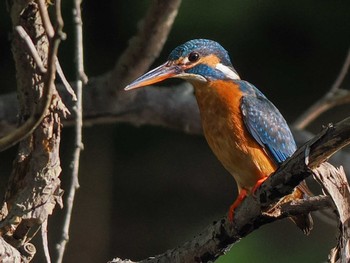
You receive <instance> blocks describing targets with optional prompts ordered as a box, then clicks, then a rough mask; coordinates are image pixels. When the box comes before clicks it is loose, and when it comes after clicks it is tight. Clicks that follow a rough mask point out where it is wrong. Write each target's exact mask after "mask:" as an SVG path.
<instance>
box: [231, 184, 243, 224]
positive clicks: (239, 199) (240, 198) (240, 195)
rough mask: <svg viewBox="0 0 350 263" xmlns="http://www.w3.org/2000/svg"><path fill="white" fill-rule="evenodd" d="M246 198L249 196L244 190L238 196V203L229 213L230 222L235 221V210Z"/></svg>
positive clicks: (236, 202) (235, 203)
mask: <svg viewBox="0 0 350 263" xmlns="http://www.w3.org/2000/svg"><path fill="white" fill-rule="evenodd" d="M246 196H247V190H245V189H242V190H241V191H240V192H239V195H238V197H237V199H236V201H235V202H234V203H233V204H232V205H231V206H230V210H229V211H228V220H230V221H231V222H232V221H233V217H234V213H235V209H236V208H237V207H238V206H239V205H240V204H241V202H242V201H243V199H244V198H245V197H246Z"/></svg>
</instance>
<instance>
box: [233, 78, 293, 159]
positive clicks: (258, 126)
mask: <svg viewBox="0 0 350 263" xmlns="http://www.w3.org/2000/svg"><path fill="white" fill-rule="evenodd" d="M242 85H243V86H244V87H243V88H242ZM240 86H241V88H242V90H243V91H244V93H245V95H244V96H243V97H242V101H241V110H242V113H243V120H244V123H245V125H246V127H247V129H248V131H249V132H250V134H251V135H252V136H253V138H254V139H255V140H256V141H257V142H258V143H259V144H260V145H261V146H262V147H263V148H264V150H265V151H266V152H267V153H268V154H269V155H270V156H271V157H272V158H273V160H274V161H275V162H276V163H277V164H279V163H282V162H283V161H284V160H286V159H287V158H288V157H290V156H291V155H292V154H293V153H294V152H295V150H296V144H295V141H294V138H293V135H292V133H291V131H290V129H289V127H288V125H287V123H286V120H285V119H284V118H283V116H282V114H281V113H280V112H279V110H278V109H277V108H276V107H275V106H274V105H273V104H272V103H271V102H270V101H269V100H268V99H267V98H266V97H265V96H264V95H263V94H262V93H261V92H260V91H259V90H258V89H257V88H255V87H254V86H253V85H251V84H249V83H247V82H243V81H242V83H240ZM247 91H249V92H247Z"/></svg>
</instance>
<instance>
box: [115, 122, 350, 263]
mask: <svg viewBox="0 0 350 263" xmlns="http://www.w3.org/2000/svg"><path fill="white" fill-rule="evenodd" d="M346 135H347V137H346V138H345V136H346ZM349 138H350V118H348V119H346V120H344V121H342V122H340V123H338V124H336V125H334V126H333V127H331V128H330V127H328V128H326V129H325V130H324V131H322V132H321V133H320V134H319V135H318V136H316V137H315V138H314V139H312V140H311V141H309V142H308V143H306V144H305V145H304V146H302V147H301V148H299V149H298V151H297V152H296V153H295V154H294V155H293V156H292V157H291V158H290V159H288V160H287V161H286V162H285V163H283V165H282V166H281V168H280V169H278V170H277V171H276V172H275V173H274V174H273V175H271V176H270V177H269V178H268V179H267V180H266V181H265V182H264V183H263V185H262V186H261V187H260V188H259V189H258V190H257V192H256V194H255V195H254V196H249V197H247V198H246V199H245V200H244V201H243V202H242V204H241V205H240V206H239V207H238V208H237V209H236V210H235V217H234V222H233V223H232V224H231V223H230V222H227V220H226V219H222V220H220V222H217V223H214V224H213V225H211V226H209V227H208V228H207V229H206V230H205V231H204V232H202V233H201V234H200V235H198V236H197V237H195V238H194V239H193V240H191V241H189V242H186V243H185V244H184V245H182V246H181V247H179V248H176V249H173V250H169V251H167V252H166V253H164V254H162V255H159V256H156V257H152V258H149V259H146V260H144V261H141V262H169V261H171V262H208V261H213V260H215V259H216V258H218V257H219V256H220V255H222V254H223V253H224V252H225V251H226V250H227V249H228V248H229V247H230V246H231V245H232V244H234V243H235V242H237V241H239V240H240V239H241V238H243V237H245V236H246V235H248V234H249V233H251V232H252V231H254V230H256V229H257V228H259V227H260V226H262V225H264V224H267V223H270V222H273V221H275V220H277V219H280V218H284V217H287V216H289V215H296V214H298V213H304V212H305V211H312V210H316V209H320V208H321V207H330V206H331V202H330V198H328V197H314V198H311V199H310V200H308V201H301V202H300V203H299V205H300V206H294V204H288V205H282V206H281V211H279V212H278V213H277V215H276V213H274V215H270V214H267V213H262V211H264V210H266V208H268V207H269V205H270V204H273V203H275V202H276V201H278V200H279V199H280V198H281V197H283V196H285V195H287V194H289V193H291V192H292V191H293V189H294V188H295V186H297V185H298V184H299V183H300V182H301V181H302V180H304V179H305V178H306V177H307V176H308V175H310V174H311V173H312V171H311V170H310V168H311V169H312V168H315V167H316V166H319V165H320V164H321V163H322V162H323V161H324V160H325V159H326V158H329V157H330V156H331V155H332V154H333V153H334V152H335V151H337V150H339V149H340V148H342V147H344V146H345V145H347V144H348V143H349ZM329 141H331V142H333V144H330V143H328V142H329ZM306 160H308V164H309V166H307V165H306V163H307V162H306ZM323 167H325V166H324V165H323ZM330 167H333V166H331V165H330V164H328V168H330ZM326 168H327V167H326ZM326 168H325V169H326ZM331 172H332V170H330V173H331ZM118 260H119V261H118ZM115 262H122V261H121V260H120V259H116V261H115ZM126 262H130V261H126Z"/></svg>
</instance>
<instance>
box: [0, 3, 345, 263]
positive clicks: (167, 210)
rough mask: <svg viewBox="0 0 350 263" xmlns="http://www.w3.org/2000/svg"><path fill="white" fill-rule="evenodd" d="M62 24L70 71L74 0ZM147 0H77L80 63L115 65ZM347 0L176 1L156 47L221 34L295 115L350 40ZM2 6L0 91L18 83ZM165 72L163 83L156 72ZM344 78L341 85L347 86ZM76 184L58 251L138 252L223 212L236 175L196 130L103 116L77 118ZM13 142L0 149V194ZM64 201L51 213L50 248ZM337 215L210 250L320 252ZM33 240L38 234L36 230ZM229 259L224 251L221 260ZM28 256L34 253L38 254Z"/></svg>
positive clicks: (241, 257)
mask: <svg viewBox="0 0 350 263" xmlns="http://www.w3.org/2000/svg"><path fill="white" fill-rule="evenodd" d="M63 5H64V7H63V14H64V19H65V32H66V33H67V34H68V39H67V40H66V41H65V42H63V43H62V44H61V46H60V51H59V58H60V62H61V65H62V67H63V69H64V70H65V74H66V76H67V78H68V79H73V77H74V68H73V46H72V43H73V41H74V37H73V32H72V28H71V27H72V23H73V22H72V17H71V13H72V12H71V3H70V2H68V1H63ZM148 5H149V1H112V0H107V1H102V2H101V1H84V3H83V19H84V47H85V63H86V73H87V74H88V75H89V76H90V77H92V76H97V75H99V74H102V73H104V72H106V71H108V70H109V69H111V68H112V67H113V66H114V63H115V61H116V59H117V58H118V56H119V55H120V54H121V53H122V52H123V50H124V48H125V47H126V46H127V41H128V39H129V38H130V37H131V36H132V35H133V34H134V33H135V31H136V27H137V21H138V20H139V19H140V18H141V17H142V16H143V14H144V13H145V10H146V9H147V7H148ZM349 11H350V2H349V1H345V0H328V1H320V0H318V1H310V0H305V1H276V0H275V1H273V0H265V1H259V0H245V1H243V0H240V1H230V0H225V1H214V0H212V1H210V0H202V1H184V2H183V3H182V6H181V8H180V10H179V15H178V17H177V18H176V20H175V24H174V27H173V29H172V31H171V33H170V36H169V39H168V41H167V43H166V45H165V47H164V50H163V52H162V53H161V57H160V58H159V59H157V61H156V62H155V64H154V66H155V65H157V64H159V63H161V62H162V61H164V60H165V59H166V57H167V55H168V53H169V52H170V51H171V50H172V49H173V48H174V47H176V46H177V45H179V44H181V43H183V42H184V41H187V40H189V39H193V38H210V39H214V40H216V41H218V42H220V43H221V44H222V45H223V46H224V47H225V48H226V49H227V50H228V51H229V53H230V55H231V58H232V62H233V64H234V66H235V67H236V70H237V71H238V73H239V74H240V75H241V77H242V78H243V79H246V80H248V81H250V82H251V83H253V84H254V85H256V86H257V87H258V88H259V89H260V90H262V91H263V92H264V93H265V94H266V95H267V97H268V98H269V99H270V100H271V101H273V102H274V103H275V104H276V106H277V107H278V108H279V109H280V111H281V112H282V113H283V114H284V115H285V117H286V119H287V121H288V122H290V123H292V122H293V121H294V120H295V119H296V117H297V116H299V115H300V114H301V113H302V112H303V111H304V110H305V109H306V108H307V107H308V106H309V105H311V103H313V102H314V101H316V100H317V99H319V98H320V97H321V96H322V95H323V94H324V93H325V92H326V91H327V90H328V89H329V88H330V86H331V84H332V83H333V81H334V80H335V78H336V76H337V74H338V72H339V70H340V67H341V65H342V63H343V61H344V59H345V55H346V52H347V49H348V47H349V46H350V34H349V30H350V15H349ZM10 33H11V24H10V18H9V15H8V13H7V11H6V7H5V5H4V3H3V2H1V3H0V68H1V70H0V80H1V90H0V92H1V93H7V92H13V91H14V90H15V85H16V84H15V69H14V63H13V60H12V54H11V51H10V40H9V39H10ZM165 84H166V83H165ZM348 85H349V80H347V81H346V82H345V85H344V88H346V87H348ZM348 110H349V107H346V106H342V107H338V108H337V109H335V110H333V111H332V112H331V113H328V114H324V115H322V116H321V118H319V120H318V121H317V122H316V123H314V124H313V125H312V126H311V127H310V128H309V130H310V131H313V132H317V131H319V130H320V129H321V125H322V124H327V123H328V122H336V121H339V120H341V119H342V118H344V117H345V116H347V115H348ZM72 142H73V130H72V128H69V127H68V128H65V129H64V130H63V139H62V147H61V157H62V166H63V172H62V174H61V179H62V181H63V185H62V187H63V188H64V189H65V190H66V191H67V183H68V182H69V178H68V172H69V161H70V158H71V156H72V149H73V144H72ZM84 145H85V150H84V151H83V153H82V162H81V171H80V185H81V188H80V189H79V191H78V193H77V196H76V201H75V207H74V212H73V217H72V220H73V222H72V225H71V233H70V241H69V244H68V249H67V253H66V257H65V260H64V261H65V262H106V261H107V260H110V259H112V258H113V257H116V256H118V257H121V258H131V259H134V260H137V259H142V258H145V257H147V256H152V255H155V254H159V253H162V252H164V251H165V250H167V249H169V248H173V247H175V246H177V245H180V244H182V243H183V242H184V241H186V240H188V239H190V238H192V237H193V236H194V235H196V234H197V233H199V232H200V231H201V230H202V229H204V228H205V226H207V225H208V224H210V223H211V222H212V221H214V220H216V219H219V218H221V217H222V216H223V215H224V214H225V213H226V212H227V209H228V207H229V206H230V204H231V202H232V201H233V200H234V199H235V197H236V187H235V183H234V181H233V179H232V178H231V177H230V176H229V175H228V173H227V172H226V171H225V170H224V169H223V168H222V167H221V165H220V164H219V162H218V161H217V160H216V159H215V157H214V156H213V154H212V153H211V151H210V150H209V148H208V146H207V144H206V142H205V139H204V138H203V137H201V136H193V135H185V134H182V133H179V132H174V131H171V130H167V129H161V128H157V127H141V128H135V127H131V126H129V125H127V124H109V125H98V126H97V125H96V126H93V127H86V128H85V129H84ZM15 153H16V149H15V148H13V149H10V150H7V151H6V152H3V153H1V154H0V176H1V177H0V178H1V180H0V190H1V193H0V195H3V192H4V188H5V186H6V184H7V178H8V176H9V174H10V171H11V165H12V160H13V159H14V156H15ZM61 216H62V211H61V210H60V209H59V208H57V209H55V211H54V215H53V216H52V217H50V225H49V242H50V244H51V247H52V249H51V251H52V254H53V255H54V254H55V251H54V244H55V242H56V241H57V240H58V236H57V232H58V231H59V229H60V228H59V227H60V225H61ZM335 231H336V229H335V227H332V226H329V225H327V224H324V223H323V222H322V221H320V220H319V219H318V218H315V229H314V231H313V232H312V233H311V235H310V236H308V237H306V236H304V235H303V234H302V233H301V232H300V231H299V230H298V229H297V228H296V227H295V226H294V225H293V224H292V223H290V222H289V221H288V220H283V221H281V222H277V223H274V224H271V225H267V226H264V227H262V228H261V229H259V230H258V231H255V232H254V233H253V234H251V235H249V236H248V237H247V238H244V239H243V240H242V241H241V242H240V243H239V244H237V245H235V246H234V248H233V249H232V250H231V251H230V252H229V253H228V255H227V256H225V257H222V258H220V259H219V260H218V262H222V263H223V262H241V263H245V262H269V263H274V262H285V263H288V262H291V263H292V262H305V263H306V262H308V263H310V262H324V261H325V260H326V258H327V254H328V252H329V250H330V248H331V247H332V246H334V244H335V235H334V233H335ZM36 242H37V244H38V245H37V248H38V249H40V247H41V245H40V238H37V240H36ZM230 259H231V260H230ZM42 261H43V258H42V257H41V256H39V255H38V256H37V257H36V258H35V260H34V262H42Z"/></svg>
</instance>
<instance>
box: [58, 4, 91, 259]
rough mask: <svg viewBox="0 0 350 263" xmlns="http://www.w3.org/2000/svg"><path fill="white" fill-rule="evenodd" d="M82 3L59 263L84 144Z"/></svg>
mask: <svg viewBox="0 0 350 263" xmlns="http://www.w3.org/2000/svg"><path fill="white" fill-rule="evenodd" d="M81 3H82V0H75V1H74V9H73V15H74V23H75V62H76V79H77V80H76V92H77V94H76V102H75V106H74V112H75V121H74V125H75V149H74V153H73V157H72V163H71V182H70V187H69V190H68V196H67V199H66V200H67V205H66V212H65V216H64V222H63V229H62V236H61V240H60V241H59V243H58V244H57V246H56V248H57V251H58V255H57V261H56V262H57V263H61V262H62V261H63V256H64V252H65V249H66V244H67V242H68V240H69V229H70V223H71V216H72V211H73V204H74V198H75V192H76V190H77V189H78V188H79V179H78V173H79V163H80V152H81V150H82V149H83V142H82V128H83V113H82V110H83V109H82V95H83V84H84V83H83V79H85V72H84V58H83V21H82V17H81V9H80V8H81Z"/></svg>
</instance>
